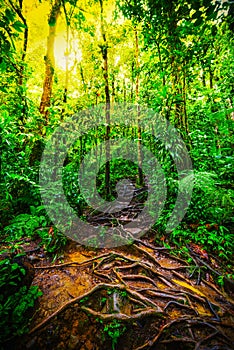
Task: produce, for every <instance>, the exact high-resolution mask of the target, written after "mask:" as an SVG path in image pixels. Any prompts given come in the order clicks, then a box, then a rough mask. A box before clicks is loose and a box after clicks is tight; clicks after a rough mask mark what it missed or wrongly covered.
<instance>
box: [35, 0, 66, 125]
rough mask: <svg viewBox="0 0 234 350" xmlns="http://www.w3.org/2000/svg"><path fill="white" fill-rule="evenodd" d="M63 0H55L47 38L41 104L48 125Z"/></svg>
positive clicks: (41, 110) (41, 111)
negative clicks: (59, 19)
mask: <svg viewBox="0 0 234 350" xmlns="http://www.w3.org/2000/svg"><path fill="white" fill-rule="evenodd" d="M60 8H61V0H55V2H54V4H53V6H52V9H51V12H50V15H49V20H48V24H49V35H48V38H47V52H46V56H45V58H44V59H45V78H44V85H43V93H42V97H41V103H40V109H39V110H40V113H41V114H42V115H44V116H45V119H46V123H47V122H48V116H49V111H48V108H49V107H50V103H51V96H52V88H53V78H54V67H55V58H54V42H55V36H56V27H57V19H58V16H59V14H60Z"/></svg>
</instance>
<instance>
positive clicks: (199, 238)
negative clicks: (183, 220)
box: [170, 224, 234, 261]
mask: <svg viewBox="0 0 234 350" xmlns="http://www.w3.org/2000/svg"><path fill="white" fill-rule="evenodd" d="M207 226H208V227H211V229H209V228H207ZM170 240H171V241H172V242H173V243H175V244H176V245H178V246H179V247H183V246H185V244H186V243H190V242H193V243H196V244H199V245H201V246H202V247H203V248H204V249H205V250H207V251H208V252H211V253H213V252H214V251H216V252H217V254H218V256H219V257H220V258H222V259H223V260H225V261H230V259H232V255H233V249H234V242H233V235H232V233H231V232H230V231H229V230H228V229H227V228H225V227H224V226H219V227H218V229H217V230H216V229H215V228H212V225H207V224H206V225H205V224H201V226H198V227H197V229H195V230H191V229H189V228H185V227H183V225H181V226H179V227H177V228H176V229H175V230H174V231H173V232H172V233H171V237H170Z"/></svg>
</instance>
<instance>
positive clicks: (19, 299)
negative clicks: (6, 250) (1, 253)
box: [0, 258, 42, 343]
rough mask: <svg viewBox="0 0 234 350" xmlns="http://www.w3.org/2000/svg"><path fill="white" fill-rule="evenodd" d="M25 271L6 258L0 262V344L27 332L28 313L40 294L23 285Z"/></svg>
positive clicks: (33, 288) (34, 289) (35, 288)
mask: <svg viewBox="0 0 234 350" xmlns="http://www.w3.org/2000/svg"><path fill="white" fill-rule="evenodd" d="M25 275H26V270H25V269H24V268H23V267H22V266H20V265H18V264H17V263H14V262H12V261H11V260H10V258H6V259H4V260H1V261H0V343H1V342H2V343H3V342H6V341H7V340H10V339H11V338H13V337H15V336H19V335H22V334H24V333H25V332H27V330H28V324H29V321H30V314H31V313H30V311H31V310H32V309H33V307H34V305H35V301H36V300H37V298H38V297H39V296H41V295H42V292H40V291H39V289H38V287H37V286H31V287H29V286H27V285H24V277H25Z"/></svg>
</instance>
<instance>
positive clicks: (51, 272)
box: [6, 237, 234, 350]
mask: <svg viewBox="0 0 234 350" xmlns="http://www.w3.org/2000/svg"><path fill="white" fill-rule="evenodd" d="M43 254H44V253H43V252H42V250H41V249H40V250H37V251H35V252H34V253H32V254H31V253H30V255H29V254H28V256H29V257H30V260H31V262H32V264H33V266H34V269H35V277H34V280H33V285H38V286H39V288H40V289H41V290H42V292H43V296H41V297H40V298H39V302H38V308H37V310H35V313H34V316H33V318H32V321H31V325H30V332H29V334H27V335H25V336H23V337H21V338H20V339H17V340H15V341H12V342H11V344H8V345H7V348H6V349H17V350H18V349H22V350H23V349H33V350H59V349H61V350H62V349H68V350H72V349H80V350H92V349H102V350H111V349H115V350H131V349H134V350H140V349H157V350H164V349H168V350H170V349H178V350H180V349H183V350H184V349H185V350H186V349H195V350H198V349H200V350H205V349H210V350H211V349H212V350H215V349H220V350H221V349H223V350H224V349H233V348H234V347H233V344H234V299H233V294H232V291H231V290H229V291H228V293H227V292H225V291H224V290H222V289H220V288H219V287H218V286H217V285H215V284H214V282H213V281H212V277H211V275H209V273H206V275H205V277H206V278H202V277H201V276H200V270H201V268H200V267H199V266H200V265H199V266H198V265H197V266H196V265H195V266H194V267H193V268H192V267H191V266H190V267H189V266H188V264H187V263H186V262H185V261H183V260H181V259H179V258H178V257H176V256H173V255H171V253H170V252H169V251H168V250H167V249H166V248H162V247H156V246H155V245H154V243H153V241H152V240H151V241H150V239H149V238H146V237H145V238H144V239H142V240H137V241H135V242H134V243H133V244H131V245H129V246H123V247H120V248H115V249H111V250H108V249H89V248H87V247H83V246H81V245H78V244H77V243H75V242H72V241H70V242H69V244H68V245H67V246H66V249H65V252H64V254H63V256H61V257H60V259H58V260H57V261H56V262H55V263H52V262H51V259H48V257H47V256H46V255H43ZM200 260H202V257H200ZM194 271H195V272H194ZM191 272H193V273H191Z"/></svg>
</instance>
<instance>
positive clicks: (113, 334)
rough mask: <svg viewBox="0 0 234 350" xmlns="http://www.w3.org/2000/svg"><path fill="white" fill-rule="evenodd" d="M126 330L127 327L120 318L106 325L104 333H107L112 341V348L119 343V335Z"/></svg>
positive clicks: (113, 349)
mask: <svg viewBox="0 0 234 350" xmlns="http://www.w3.org/2000/svg"><path fill="white" fill-rule="evenodd" d="M125 331H126V327H125V326H124V325H123V324H122V323H120V322H119V321H118V320H116V319H114V320H113V321H112V322H110V323H107V324H106V325H105V326H104V333H106V334H107V335H108V336H109V337H110V338H111V341H112V350H115V346H116V345H117V344H118V339H119V337H120V336H121V335H122V334H123V333H124V332H125Z"/></svg>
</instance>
